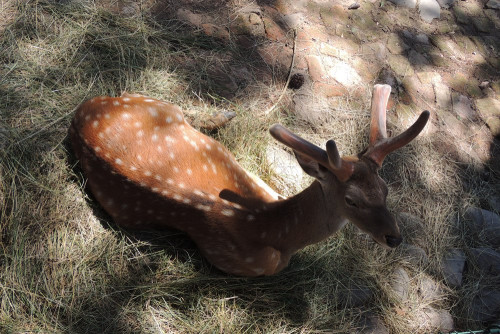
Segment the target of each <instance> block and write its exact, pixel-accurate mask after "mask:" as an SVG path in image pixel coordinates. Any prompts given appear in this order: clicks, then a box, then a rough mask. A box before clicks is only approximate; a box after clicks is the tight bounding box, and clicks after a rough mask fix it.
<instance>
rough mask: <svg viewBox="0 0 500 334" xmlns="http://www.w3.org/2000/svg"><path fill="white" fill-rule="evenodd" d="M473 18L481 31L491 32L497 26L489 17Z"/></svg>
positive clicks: (474, 23) (473, 22)
mask: <svg viewBox="0 0 500 334" xmlns="http://www.w3.org/2000/svg"><path fill="white" fill-rule="evenodd" d="M471 20H472V24H473V25H474V27H476V29H477V30H479V31H481V32H490V31H491V30H493V29H494V28H495V25H494V24H493V22H491V21H490V20H489V19H488V18H487V17H472V18H471Z"/></svg>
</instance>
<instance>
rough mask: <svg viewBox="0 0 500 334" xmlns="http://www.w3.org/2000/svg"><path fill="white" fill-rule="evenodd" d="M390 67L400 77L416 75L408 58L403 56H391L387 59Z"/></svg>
mask: <svg viewBox="0 0 500 334" xmlns="http://www.w3.org/2000/svg"><path fill="white" fill-rule="evenodd" d="M387 60H388V63H389V66H390V67H391V69H392V70H393V71H394V72H395V73H396V74H397V75H398V76H400V77H405V76H412V75H413V73H414V70H413V67H412V66H411V64H410V62H409V61H408V58H407V57H405V56H401V55H394V54H392V55H389V56H388V57H387Z"/></svg>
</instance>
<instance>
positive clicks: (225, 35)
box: [201, 23, 229, 41]
mask: <svg viewBox="0 0 500 334" xmlns="http://www.w3.org/2000/svg"><path fill="white" fill-rule="evenodd" d="M201 27H202V28H203V31H204V32H205V34H206V35H207V36H212V37H215V38H219V39H223V40H226V41H227V40H229V31H227V29H226V28H224V27H221V26H218V25H215V24H213V23H203V24H202V25H201Z"/></svg>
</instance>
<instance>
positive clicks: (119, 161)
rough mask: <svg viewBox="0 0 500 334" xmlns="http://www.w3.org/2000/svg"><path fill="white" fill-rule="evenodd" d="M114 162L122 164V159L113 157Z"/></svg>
mask: <svg viewBox="0 0 500 334" xmlns="http://www.w3.org/2000/svg"><path fill="white" fill-rule="evenodd" d="M115 163H116V164H117V165H122V164H123V161H122V160H121V159H118V158H117V159H115Z"/></svg>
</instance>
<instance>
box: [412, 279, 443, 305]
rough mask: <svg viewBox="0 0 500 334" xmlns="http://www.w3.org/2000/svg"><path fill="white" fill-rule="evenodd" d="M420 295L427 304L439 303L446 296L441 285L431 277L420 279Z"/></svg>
mask: <svg viewBox="0 0 500 334" xmlns="http://www.w3.org/2000/svg"><path fill="white" fill-rule="evenodd" d="M418 294H419V296H420V298H421V299H422V302H424V303H425V304H432V303H434V302H437V301H439V300H441V299H442V298H443V296H444V295H445V294H444V291H443V288H442V287H441V285H440V284H439V283H438V282H436V281H434V280H433V279H432V278H430V277H429V276H423V277H422V278H421V279H420V284H419V286H418Z"/></svg>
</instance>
